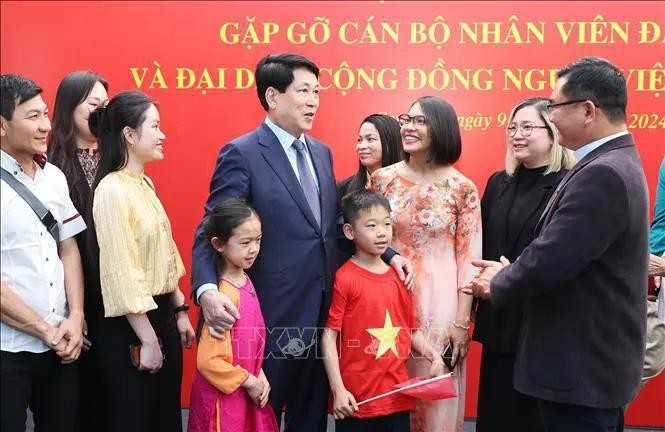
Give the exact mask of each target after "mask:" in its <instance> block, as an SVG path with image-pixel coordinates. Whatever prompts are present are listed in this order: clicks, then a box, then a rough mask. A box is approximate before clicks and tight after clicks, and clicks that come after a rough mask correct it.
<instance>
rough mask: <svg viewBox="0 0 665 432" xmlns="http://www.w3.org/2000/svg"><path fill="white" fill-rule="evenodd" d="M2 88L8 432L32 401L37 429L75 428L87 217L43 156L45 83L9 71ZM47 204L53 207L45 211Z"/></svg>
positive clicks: (2, 365) (2, 314)
mask: <svg viewBox="0 0 665 432" xmlns="http://www.w3.org/2000/svg"><path fill="white" fill-rule="evenodd" d="M0 87H1V88H0V91H1V93H2V96H1V98H2V103H1V112H0V114H1V116H0V122H1V124H0V149H1V150H0V158H1V165H2V169H3V170H4V171H3V175H2V182H1V189H2V191H1V194H0V203H1V205H0V211H1V213H2V215H1V219H2V224H1V225H0V227H1V228H0V231H1V233H0V235H1V238H2V241H1V242H0V255H1V259H2V268H1V270H0V272H1V274H2V285H1V290H0V297H1V299H0V318H1V321H2V322H1V323H0V344H1V352H0V355H1V360H2V361H1V362H0V374H1V376H2V386H1V387H0V388H1V390H0V393H1V397H0V399H1V400H0V411H1V413H0V424H1V425H2V427H1V428H0V429H2V431H3V432H5V431H6V432H19V431H21V432H22V431H24V430H25V422H26V409H27V408H28V407H30V409H31V410H32V412H33V414H34V421H35V426H36V429H37V430H48V431H56V432H59V431H62V432H71V431H73V430H74V429H75V424H76V406H77V405H76V404H77V383H76V379H77V378H76V377H77V374H76V365H75V363H74V362H75V360H76V359H77V358H78V356H79V354H80V353H81V345H82V342H83V337H82V327H83V273H82V269H81V258H80V256H79V251H78V246H77V245H76V239H75V235H76V234H78V233H79V232H81V231H83V230H84V229H85V223H84V222H83V219H82V218H81V216H80V215H79V214H78V212H77V211H76V209H75V208H74V205H73V204H72V202H71V200H70V198H69V189H68V187H67V180H66V178H65V176H64V174H63V173H62V172H61V171H60V170H59V169H58V168H56V167H55V166H54V165H51V164H49V163H48V162H46V159H45V158H44V154H45V153H46V137H47V135H48V132H49V131H50V130H51V123H50V121H49V118H48V109H47V107H46V104H45V103H44V100H43V99H42V97H41V95H40V94H41V92H42V89H41V88H39V87H37V86H36V85H35V83H34V82H32V81H31V80H29V79H27V78H24V77H21V76H18V75H2V76H1V77H0ZM26 190H27V194H26V192H25V191H26ZM26 197H27V199H26ZM28 200H34V201H33V202H32V203H30V202H29V201H28ZM37 201H38V202H37ZM39 203H41V205H43V207H45V208H46V210H48V212H45V215H42V217H41V218H40V216H38V215H37V213H36V211H35V210H33V208H34V206H36V205H39Z"/></svg>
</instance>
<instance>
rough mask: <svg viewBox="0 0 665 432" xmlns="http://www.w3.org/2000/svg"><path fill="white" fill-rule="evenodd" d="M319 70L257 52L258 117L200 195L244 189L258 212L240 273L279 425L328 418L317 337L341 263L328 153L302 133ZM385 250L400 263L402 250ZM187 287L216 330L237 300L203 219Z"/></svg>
mask: <svg viewBox="0 0 665 432" xmlns="http://www.w3.org/2000/svg"><path fill="white" fill-rule="evenodd" d="M318 76H319V68H318V67H317V66H316V65H315V64H314V63H313V62H312V61H310V60H308V59H307V58H305V57H303V56H300V55H297V54H275V55H268V56H266V57H264V58H263V59H261V61H259V63H258V64H257V66H256V72H255V77H256V88H257V93H258V97H259V101H260V102H261V105H262V106H263V108H264V109H265V111H266V113H267V115H266V118H265V121H264V122H263V123H262V124H261V125H260V126H259V127H258V128H257V129H256V130H254V131H252V132H250V133H248V134H246V135H243V136H241V137H238V138H235V139H233V140H231V141H230V142H229V143H228V144H226V145H225V146H224V147H223V148H222V149H221V151H220V153H219V156H218V158H217V166H216V167H215V171H214V173H213V177H212V181H211V184H210V196H209V198H208V201H207V202H206V205H205V208H206V212H207V211H209V210H210V209H212V208H213V207H214V206H215V204H217V203H220V202H222V201H223V200H224V199H226V198H229V197H236V198H241V199H245V200H247V201H248V203H249V204H250V205H251V206H252V207H253V208H254V209H255V210H256V212H257V213H258V215H259V216H260V218H261V220H262V226H263V237H262V241H261V252H260V254H259V256H258V258H257V260H256V262H255V263H254V265H253V266H252V268H251V269H249V270H248V271H247V273H248V274H249V275H250V276H251V279H252V282H253V283H254V286H255V287H256V291H257V294H258V296H259V300H260V303H261V309H262V312H263V316H264V318H265V322H266V327H267V330H268V331H267V340H266V356H267V358H266V359H265V361H264V362H263V370H264V371H265V374H266V377H267V378H268V382H269V383H270V387H271V392H270V397H269V403H270V405H271V406H272V408H273V410H274V411H275V414H276V415H277V419H278V422H279V420H280V419H281V416H282V412H284V410H285V409H286V415H285V425H286V431H287V432H290V431H297V432H300V431H312V432H316V431H324V430H325V428H326V413H327V409H326V407H327V399H328V383H327V379H326V374H325V370H324V367H323V362H322V361H321V359H320V351H319V346H318V340H319V337H320V334H321V329H322V327H323V326H324V324H325V319H326V317H327V313H328V307H329V304H330V297H331V291H332V283H333V278H334V275H335V271H336V270H337V266H338V265H339V264H340V263H339V257H338V250H337V244H336V242H337V238H338V237H337V233H338V231H337V229H338V228H337V212H338V202H337V190H336V185H335V177H334V174H333V166H332V154H331V152H330V149H329V148H328V147H327V146H326V145H325V144H323V143H321V142H320V141H318V140H316V139H314V138H312V137H310V136H309V135H305V133H306V132H309V130H310V129H311V128H312V125H313V122H314V117H315V115H316V112H317V110H318V108H319V80H318ZM391 257H392V261H391V265H392V266H393V267H395V268H396V270H397V271H398V274H400V273H402V267H403V266H404V265H405V264H406V262H405V260H404V258H402V257H399V255H397V256H392V255H391ZM192 288H193V290H194V295H195V298H196V299H197V300H198V301H200V303H201V306H202V310H203V315H204V317H205V320H206V324H207V325H208V326H209V327H210V328H211V334H212V335H213V336H215V337H220V336H221V335H222V334H223V333H224V332H225V331H226V330H228V329H229V328H230V327H231V325H232V324H233V322H234V321H235V317H237V310H236V308H235V307H234V306H233V303H232V302H231V300H230V299H229V298H228V297H226V296H225V295H224V294H222V293H220V292H218V291H217V273H216V269H215V255H214V250H213V249H212V248H211V247H210V245H209V244H208V242H207V241H206V239H205V236H204V235H203V230H202V229H201V226H199V229H198V230H197V235H196V239H195V243H194V250H193V259H192ZM234 315H235V317H234ZM227 337H228V336H227Z"/></svg>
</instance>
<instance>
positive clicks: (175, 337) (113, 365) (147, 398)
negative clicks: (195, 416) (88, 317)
mask: <svg viewBox="0 0 665 432" xmlns="http://www.w3.org/2000/svg"><path fill="white" fill-rule="evenodd" d="M155 301H156V302H157V306H158V309H156V310H153V311H150V312H148V318H149V319H150V322H151V324H152V326H153V328H154V329H155V333H157V337H158V338H160V339H161V341H162V354H164V356H165V359H164V362H163V364H162V368H161V369H160V370H159V371H158V372H157V373H155V374H150V373H149V372H145V371H139V370H138V369H137V368H136V367H134V366H133V365H132V363H131V360H130V356H129V346H130V345H131V344H133V343H138V342H139V340H138V338H137V337H136V334H135V333H134V331H133V330H132V328H131V326H130V325H129V322H128V321H127V318H126V317H124V316H122V317H115V318H104V319H102V320H100V322H99V326H98V329H97V337H96V339H97V341H96V343H95V346H96V348H97V356H98V360H99V365H100V367H101V375H102V378H103V387H102V388H104V389H105V391H106V398H107V399H106V400H107V406H106V410H105V415H104V421H105V423H106V424H107V428H106V429H107V430H108V431H109V432H153V431H154V432H182V415H181V411H180V387H181V379H182V347H181V345H180V336H179V334H178V329H177V327H176V323H175V317H174V315H173V306H172V305H171V299H170V296H169V295H164V296H157V297H155Z"/></svg>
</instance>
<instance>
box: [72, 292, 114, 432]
mask: <svg viewBox="0 0 665 432" xmlns="http://www.w3.org/2000/svg"><path fill="white" fill-rule="evenodd" d="M85 301H86V303H85V306H86V312H85V317H86V322H87V323H88V336H87V337H88V339H90V341H91V342H92V347H91V348H90V350H88V351H81V356H80V357H79V359H78V364H79V365H78V374H79V376H78V386H79V389H78V391H79V404H78V429H77V431H78V432H88V431H96V432H106V430H107V423H106V419H105V418H104V410H105V407H106V406H107V401H106V394H107V392H106V389H105V388H104V387H103V386H104V380H103V377H102V369H101V366H100V364H99V355H98V348H97V341H98V338H97V331H98V328H99V320H100V317H98V316H96V315H97V314H100V311H98V310H97V311H95V310H89V309H91V308H88V297H86V299H85ZM101 319H103V318H101Z"/></svg>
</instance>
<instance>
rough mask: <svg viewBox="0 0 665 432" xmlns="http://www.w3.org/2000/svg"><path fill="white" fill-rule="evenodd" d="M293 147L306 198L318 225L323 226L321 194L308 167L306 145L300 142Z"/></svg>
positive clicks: (295, 142)
mask: <svg viewBox="0 0 665 432" xmlns="http://www.w3.org/2000/svg"><path fill="white" fill-rule="evenodd" d="M293 147H295V149H296V151H297V154H298V156H297V159H296V161H297V165H298V176H299V177H300V186H301V187H302V191H303V192H304V193H305V198H306V199H307V203H308V204H309V208H310V209H311V210H312V213H313V214H314V219H316V223H317V224H319V226H320V225H321V204H320V203H319V192H318V190H317V188H316V182H314V177H313V176H312V171H311V170H310V169H309V166H308V165H307V156H306V155H305V152H306V150H305V144H304V143H303V142H302V141H300V140H295V141H293Z"/></svg>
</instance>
